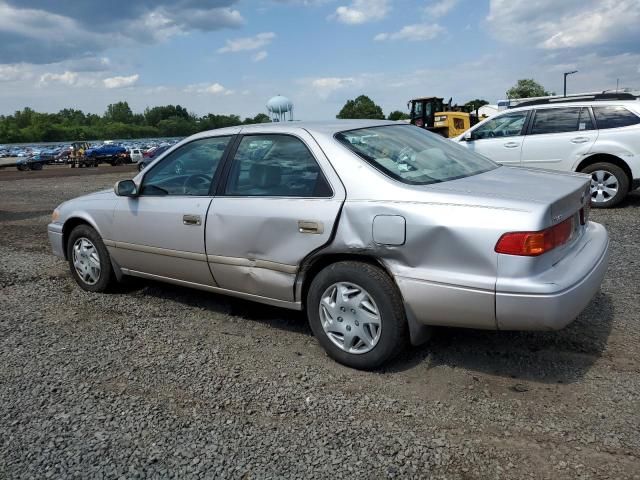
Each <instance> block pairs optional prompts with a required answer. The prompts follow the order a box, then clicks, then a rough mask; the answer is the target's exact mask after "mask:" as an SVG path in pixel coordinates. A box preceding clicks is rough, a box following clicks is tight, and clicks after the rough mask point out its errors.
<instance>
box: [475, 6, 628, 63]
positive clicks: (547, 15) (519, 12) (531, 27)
mask: <svg viewBox="0 0 640 480" xmlns="http://www.w3.org/2000/svg"><path fill="white" fill-rule="evenodd" d="M487 22H488V24H489V26H490V28H491V31H492V32H493V33H494V34H495V35H496V36H497V37H498V38H500V39H502V40H505V41H508V42H512V43H522V42H527V43H533V44H535V45H536V46H538V47H539V48H543V49H548V50H556V49H566V48H579V47H596V46H606V47H607V49H608V50H609V51H611V50H612V48H615V45H616V44H617V43H620V44H621V45H622V46H623V48H624V46H628V45H629V44H630V43H633V42H636V44H637V42H640V27H638V25H640V2H639V1H638V0H563V1H562V2H558V1H557V0H539V1H537V2H531V1H529V0H491V3H490V7H489V15H488V17H487Z"/></svg>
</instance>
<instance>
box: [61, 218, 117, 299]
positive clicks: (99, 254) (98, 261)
mask: <svg viewBox="0 0 640 480" xmlns="http://www.w3.org/2000/svg"><path fill="white" fill-rule="evenodd" d="M67 259H68V261H69V268H70V269H71V275H73V278H74V279H75V281H76V283H77V284H78V285H79V286H80V288H82V289H83V290H86V291H88V292H104V291H106V290H107V289H108V288H109V287H110V286H111V285H112V283H114V278H115V275H114V273H113V268H112V267H111V258H110V257H109V252H108V251H107V247H105V245H104V242H103V241H102V239H101V238H100V235H99V234H98V232H96V231H95V230H94V229H93V228H91V227H90V226H88V225H78V226H77V227H76V228H74V229H73V230H72V231H71V234H70V235H69V240H68V242H67Z"/></svg>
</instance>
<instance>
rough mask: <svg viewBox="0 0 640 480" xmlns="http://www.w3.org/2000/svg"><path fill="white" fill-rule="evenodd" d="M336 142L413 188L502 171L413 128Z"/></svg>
mask: <svg viewBox="0 0 640 480" xmlns="http://www.w3.org/2000/svg"><path fill="white" fill-rule="evenodd" d="M335 138H336V140H338V141H339V142H340V143H342V144H343V145H345V146H346V147H347V148H349V149H350V150H351V151H353V152H354V153H356V154H357V155H358V156H360V157H361V158H363V159H364V160H366V161H367V162H369V163H370V164H371V165H373V166H374V167H375V168H377V169H378V170H380V171H382V172H383V173H386V174H387V175H389V176H391V177H393V178H394V179H396V180H399V181H401V182H403V183H409V184H413V185H428V184H431V183H439V182H446V181H448V180H455V179H457V178H463V177H469V176H471V175H477V174H479V173H483V172H487V171H489V170H493V169H494V168H497V167H498V165H497V164H495V163H493V162H492V161H490V160H489V159H487V158H485V157H482V156H480V155H477V154H475V153H473V152H470V151H468V150H467V149H466V148H464V147H461V146H460V145H457V144H456V143H454V142H453V141H451V140H446V139H444V138H442V137H440V136H438V135H436V134H434V133H430V132H427V131H426V130H423V129H422V128H418V127H415V126H412V125H385V126H381V127H369V128H361V129H357V130H348V131H345V132H340V133H337V134H336V135H335Z"/></svg>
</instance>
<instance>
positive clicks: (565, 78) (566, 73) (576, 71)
mask: <svg viewBox="0 0 640 480" xmlns="http://www.w3.org/2000/svg"><path fill="white" fill-rule="evenodd" d="M574 73H578V70H573V71H571V72H564V96H565V97H566V96H567V75H573V74H574Z"/></svg>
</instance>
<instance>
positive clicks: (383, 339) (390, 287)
mask: <svg viewBox="0 0 640 480" xmlns="http://www.w3.org/2000/svg"><path fill="white" fill-rule="evenodd" d="M338 282H347V283H353V284H356V285H358V286H360V287H361V288H363V289H365V290H366V291H367V292H368V294H369V295H370V296H371V298H372V299H373V300H374V302H375V304H376V305H377V307H378V311H379V314H380V321H381V330H380V338H379V340H378V343H377V344H376V345H375V346H374V347H373V349H371V350H369V351H368V352H366V353H349V352H347V351H345V350H343V349H342V348H340V347H338V346H336V345H335V344H334V343H333V342H332V341H331V340H330V339H329V337H328V335H327V334H326V333H325V331H324V329H323V327H322V321H321V319H320V301H321V297H322V295H323V293H324V292H325V291H326V290H327V289H329V288H330V287H331V286H332V285H333V284H335V283H338ZM306 310H307V318H308V319H309V325H310V326H311V330H312V331H313V334H314V335H315V337H316V339H317V340H318V342H319V343H320V345H322V347H323V348H324V349H325V351H326V352H327V354H328V355H329V356H330V357H331V358H333V359H334V360H336V361H337V362H339V363H342V364H343V365H347V366H349V367H352V368H357V369H360V370H372V369H375V368H378V367H380V366H381V365H382V364H384V363H385V362H388V361H389V360H391V359H392V358H393V357H394V356H395V355H397V354H398V353H400V352H401V351H402V350H403V349H404V347H405V346H406V345H407V343H408V326H407V320H406V316H405V311H404V305H403V303H402V297H401V295H400V292H399V291H398V288H397V287H396V285H395V283H394V282H393V280H392V279H391V278H389V276H388V275H387V273H386V272H385V271H384V270H382V269H381V268H379V267H376V266H374V265H371V264H368V263H363V262H356V261H345V262H337V263H334V264H331V265H329V266H328V267H326V268H324V269H323V270H322V271H320V272H319V273H318V274H317V275H316V277H315V278H314V279H313V281H312V282H311V285H310V286H309V291H308V293H307V304H306Z"/></svg>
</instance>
